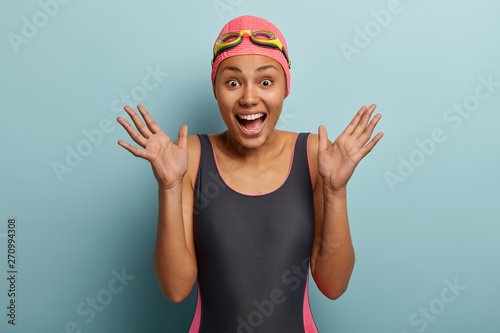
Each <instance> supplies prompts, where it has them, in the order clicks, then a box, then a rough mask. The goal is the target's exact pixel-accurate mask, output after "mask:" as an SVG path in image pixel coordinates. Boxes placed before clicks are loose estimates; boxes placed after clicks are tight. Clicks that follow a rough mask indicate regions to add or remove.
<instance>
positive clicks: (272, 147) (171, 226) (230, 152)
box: [117, 16, 383, 333]
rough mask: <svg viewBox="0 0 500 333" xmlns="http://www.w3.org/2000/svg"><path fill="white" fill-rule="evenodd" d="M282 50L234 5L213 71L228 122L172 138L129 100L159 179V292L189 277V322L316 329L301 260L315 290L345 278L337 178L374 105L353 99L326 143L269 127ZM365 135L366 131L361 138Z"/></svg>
mask: <svg viewBox="0 0 500 333" xmlns="http://www.w3.org/2000/svg"><path fill="white" fill-rule="evenodd" d="M290 64H291V63H290V60H289V58H288V54H287V46H286V43H285V39H284V37H283V35H282V34H281V32H280V31H279V30H278V29H277V28H276V27H275V26H274V25H273V24H271V23H270V22H268V21H266V20H263V19H261V18H258V17H253V16H242V17H239V18H236V19H234V20H232V21H230V22H229V23H227V24H226V25H225V26H224V28H223V29H222V31H221V33H220V34H219V37H218V38H217V41H216V43H215V45H214V58H213V60H212V83H213V89H214V95H215V98H216V99H217V102H218V105H219V110H220V113H221V116H222V118H223V120H224V122H225V124H226V126H227V130H226V131H224V132H222V133H218V134H211V135H206V134H202V135H193V136H188V135H187V134H188V128H187V126H185V125H184V126H182V127H181V129H180V131H179V134H178V140H177V141H176V142H172V141H171V140H170V138H169V137H168V136H167V135H166V134H165V133H164V132H162V130H161V129H160V127H159V126H158V125H157V124H156V123H155V122H154V120H153V119H152V117H151V116H150V115H149V114H148V112H147V111H146V110H145V109H144V108H143V107H142V106H140V105H139V106H138V110H139V112H140V113H141V115H142V118H143V119H144V121H145V123H143V121H142V120H141V118H140V117H139V116H138V115H137V114H136V113H135V112H134V110H132V109H131V108H130V107H128V106H127V107H125V110H126V111H127V113H128V114H129V115H130V117H131V119H132V120H133V122H134V124H135V126H136V128H137V130H138V131H136V130H135V129H134V128H133V127H132V126H131V125H130V124H129V123H128V122H127V121H126V120H124V119H123V118H121V117H118V119H117V120H118V122H119V123H120V124H121V125H122V126H123V127H124V128H125V129H126V130H127V132H128V133H129V134H130V136H131V138H132V139H133V140H134V141H135V142H136V143H137V144H138V145H139V146H141V147H142V149H141V148H136V147H133V146H131V145H130V144H128V143H126V142H124V141H122V140H120V141H119V142H118V143H119V145H121V146H122V147H124V148H125V149H127V150H128V151H130V152H131V153H132V154H133V155H134V156H137V157H140V158H144V159H146V160H148V161H149V162H150V163H151V165H152V168H153V172H154V175H155V177H156V179H157V181H158V186H159V188H158V192H159V193H158V194H159V217H158V231H157V238H156V245H155V253H154V268H155V272H156V276H157V278H158V281H159V284H160V286H161V289H162V292H163V294H164V295H165V297H167V298H168V299H169V300H171V301H172V302H175V303H177V302H181V301H182V300H184V299H185V298H186V297H187V296H188V295H189V294H190V292H191V291H192V288H193V286H194V284H195V282H196V281H198V303H197V308H196V312H195V315H194V319H193V322H192V324H191V329H190V332H241V333H243V332H245V333H247V332H317V329H316V326H315V323H314V320H313V318H312V315H311V312H310V310H309V303H308V294H307V286H308V276H309V275H308V274H309V269H310V270H311V274H312V276H313V278H314V281H315V283H316V285H317V286H318V288H319V290H320V291H321V292H322V293H323V294H324V295H325V296H326V297H328V298H330V299H337V298H338V297H340V295H342V294H343V293H344V291H345V290H346V289H347V285H348V283H349V279H350V276H351V273H352V269H353V266H354V250H353V246H352V242H351V237H350V231H349V223H348V218H347V204H346V185H347V182H348V180H349V179H350V177H351V175H352V173H353V172H354V169H355V167H356V165H357V164H358V163H359V162H360V161H361V159H362V158H363V157H364V156H366V154H368V152H370V151H371V149H372V148H373V147H374V146H375V144H376V143H377V142H378V141H379V140H380V138H381V137H382V135H383V133H381V132H380V133H378V134H377V135H376V136H375V137H374V138H373V139H371V141H370V142H368V140H369V139H370V137H371V135H372V132H373V130H374V128H375V125H376V124H377V122H378V120H379V119H380V117H381V116H380V114H377V115H375V117H373V119H372V120H371V121H369V120H370V117H371V115H372V113H373V111H374V109H375V105H372V106H370V107H369V108H366V107H362V108H361V109H360V110H359V112H358V113H357V114H356V116H355V117H354V118H353V120H352V121H351V123H350V124H349V125H348V126H347V128H346V129H345V130H344V132H343V133H342V134H341V135H340V136H339V137H338V138H337V140H335V142H334V143H331V141H329V140H328V137H327V131H326V129H325V127H323V126H320V127H319V129H318V135H314V134H309V133H293V132H285V131H280V130H277V129H276V128H275V126H276V123H277V121H278V118H279V116H280V113H281V109H282V105H283V100H284V99H285V98H286V97H287V96H288V94H289V92H290ZM367 142H368V143H367Z"/></svg>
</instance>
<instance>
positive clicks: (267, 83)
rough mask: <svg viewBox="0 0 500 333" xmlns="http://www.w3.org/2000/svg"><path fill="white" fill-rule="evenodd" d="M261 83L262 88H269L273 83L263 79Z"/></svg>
mask: <svg viewBox="0 0 500 333" xmlns="http://www.w3.org/2000/svg"><path fill="white" fill-rule="evenodd" d="M261 83H262V85H263V86H264V87H269V86H270V85H271V84H272V83H273V81H271V80H269V79H264V80H262V82H261Z"/></svg>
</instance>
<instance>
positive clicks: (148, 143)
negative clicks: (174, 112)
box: [117, 105, 197, 303]
mask: <svg viewBox="0 0 500 333" xmlns="http://www.w3.org/2000/svg"><path fill="white" fill-rule="evenodd" d="M124 109H125V111H126V112H127V113H128V114H129V115H130V117H131V119H132V121H133V122H134V124H135V127H136V128H137V130H138V131H136V130H135V129H134V127H133V126H132V125H130V124H129V123H128V122H127V121H126V120H125V119H123V118H122V117H118V118H117V121H118V122H119V123H120V124H121V125H122V126H123V127H124V128H125V130H126V131H127V132H128V134H129V135H130V137H131V138H132V139H133V140H134V141H135V142H136V143H137V144H138V145H139V146H141V147H142V149H141V148H136V147H134V146H132V145H130V144H128V143H127V142H125V141H123V140H120V141H118V144H119V145H120V146H122V147H124V148H125V149H127V150H128V151H129V152H131V153H132V154H133V155H134V156H136V157H139V158H143V159H145V160H147V161H149V162H150V163H151V167H152V169H153V173H154V176H155V178H156V180H157V182H158V201H159V202H158V204H159V212H158V229H157V234H156V244H155V250H154V257H153V266H154V269H155V273H156V277H157V279H158V282H159V284H160V287H161V290H162V292H163V294H164V295H165V297H166V298H168V299H169V300H170V301H172V302H174V303H178V302H181V301H182V300H184V299H185V298H186V297H187V296H188V295H189V293H190V292H191V290H192V289H193V286H194V283H195V281H196V277H197V264H196V254H195V247H194V238H193V201H194V199H193V197H194V196H193V186H192V185H193V184H192V176H191V175H192V172H191V171H192V170H193V169H194V168H195V163H194V156H196V154H190V153H189V150H190V149H191V150H193V149H196V147H194V144H193V138H189V140H188V137H187V132H188V128H187V126H185V125H184V126H182V127H181V129H180V130H179V139H178V140H177V141H176V142H173V141H172V140H171V139H170V138H169V137H168V136H167V135H166V134H165V133H164V132H163V131H162V130H161V129H160V127H159V126H158V125H157V124H156V123H155V122H154V120H153V118H152V117H151V115H149V113H148V112H147V111H146V109H144V107H142V106H141V105H139V106H138V110H139V112H140V113H141V115H142V117H143V118H144V120H145V124H144V122H143V121H142V119H141V118H140V117H139V116H138V115H137V113H136V112H135V111H134V110H133V109H131V108H130V107H128V106H126V107H125V108H124ZM188 141H189V144H188ZM188 170H190V171H188Z"/></svg>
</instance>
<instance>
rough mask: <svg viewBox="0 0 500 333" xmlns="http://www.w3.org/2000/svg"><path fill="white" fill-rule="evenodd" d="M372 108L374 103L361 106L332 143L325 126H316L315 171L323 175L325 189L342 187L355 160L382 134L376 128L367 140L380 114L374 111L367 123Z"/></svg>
mask: <svg viewBox="0 0 500 333" xmlns="http://www.w3.org/2000/svg"><path fill="white" fill-rule="evenodd" d="M375 108H376V105H375V104H372V105H371V106H370V107H369V108H366V106H363V107H362V108H361V109H360V110H359V111H358V113H357V114H356V116H355V117H354V118H353V119H352V121H351V123H350V124H349V125H348V126H347V127H346V129H345V130H344V132H342V134H340V136H339V137H338V138H337V140H335V142H334V143H332V144H329V142H328V133H327V131H326V128H325V127H324V126H322V125H321V126H320V127H319V129H318V136H319V147H318V171H319V174H320V175H321V177H322V178H323V186H324V188H325V190H331V191H333V192H335V191H339V190H343V189H345V188H346V186H347V182H348V181H349V179H350V178H351V176H352V174H353V172H354V169H355V168H356V166H357V165H358V163H359V162H360V161H361V159H363V157H365V156H366V155H367V154H368V153H369V152H370V151H371V150H372V149H373V147H375V144H377V142H378V141H379V140H380V138H382V136H383V135H384V133H382V132H379V133H378V134H377V135H375V137H374V138H373V139H372V140H371V141H370V142H369V143H368V144H366V142H367V141H368V140H369V139H370V137H371V136H372V133H373V130H374V129H375V125H376V124H377V122H378V121H379V120H380V118H381V117H382V116H381V115H380V114H376V115H375V117H373V119H372V120H371V121H370V124H368V121H369V120H370V117H371V114H372V112H373V110H375ZM367 124H368V126H367ZM365 144H366V145H365Z"/></svg>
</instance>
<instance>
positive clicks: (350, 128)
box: [343, 106, 366, 135]
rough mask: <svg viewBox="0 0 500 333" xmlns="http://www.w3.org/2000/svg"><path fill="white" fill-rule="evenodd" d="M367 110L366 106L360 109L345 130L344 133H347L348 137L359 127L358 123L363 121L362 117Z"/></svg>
mask: <svg viewBox="0 0 500 333" xmlns="http://www.w3.org/2000/svg"><path fill="white" fill-rule="evenodd" d="M365 110H366V106H363V107H362V108H361V109H359V111H358V112H357V113H356V115H355V116H354V118H352V120H351V122H350V123H349V125H347V127H346V128H345V130H344V132H343V133H345V134H347V135H351V134H352V132H354V129H355V128H356V126H358V123H359V121H360V119H361V116H362V115H363V113H364V112H365Z"/></svg>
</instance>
